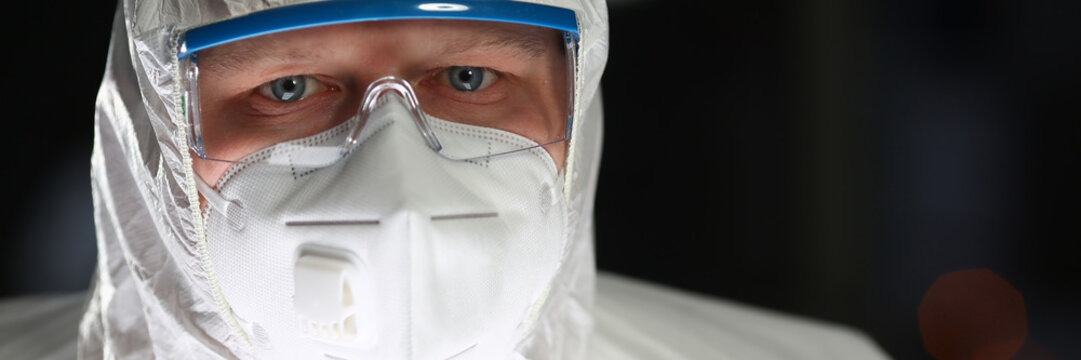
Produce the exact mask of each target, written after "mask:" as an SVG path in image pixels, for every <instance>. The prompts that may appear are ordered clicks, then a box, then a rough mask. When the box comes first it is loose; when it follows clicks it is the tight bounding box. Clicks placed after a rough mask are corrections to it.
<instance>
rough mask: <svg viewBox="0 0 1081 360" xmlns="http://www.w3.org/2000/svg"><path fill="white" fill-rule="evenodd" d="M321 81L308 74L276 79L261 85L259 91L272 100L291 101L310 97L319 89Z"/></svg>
mask: <svg viewBox="0 0 1081 360" xmlns="http://www.w3.org/2000/svg"><path fill="white" fill-rule="evenodd" d="M319 85H320V84H319V81H317V80H315V79H314V78H312V77H311V76H307V75H293V76H286V77H281V78H277V79H274V80H272V81H270V82H268V83H265V84H263V85H262V86H260V87H259V93H260V94H262V95H263V96H265V97H267V98H270V99H271V100H274V101H278V102H284V103H290V102H296V101H299V100H300V99H303V98H306V97H308V95H311V94H313V93H315V92H316V91H318V90H319V88H320V86H319Z"/></svg>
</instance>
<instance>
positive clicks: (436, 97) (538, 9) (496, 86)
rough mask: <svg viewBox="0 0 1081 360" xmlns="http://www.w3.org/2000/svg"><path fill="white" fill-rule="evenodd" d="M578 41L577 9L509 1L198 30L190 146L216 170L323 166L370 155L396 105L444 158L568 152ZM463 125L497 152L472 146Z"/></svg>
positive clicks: (326, 11) (188, 86) (321, 8)
mask: <svg viewBox="0 0 1081 360" xmlns="http://www.w3.org/2000/svg"><path fill="white" fill-rule="evenodd" d="M578 40H579V32H578V26H577V21H576V19H575V14H574V12H573V11H572V10H568V9H564V8H558V7H552V6H547V5H540V4H532V3H524V2H516V1H498V0H496V1H492V0H487V1H486V0H469V1H455V2H454V3H429V2H423V1H415V0H412V1H408V0H407V1H333V0H332V1H323V2H312V3H304V4H298V5H290V6H284V7H279V8H274V9H269V10H264V11H259V12H255V13H251V14H249V15H245V16H241V17H236V18H232V19H228V20H224V21H221V22H216V23H211V24H208V25H204V26H200V27H197V28H192V29H190V30H187V31H185V32H183V33H182V34H181V37H180V40H179V49H178V53H177V57H178V60H179V61H180V70H181V75H182V76H181V85H182V86H183V93H182V101H183V102H182V104H181V106H182V111H183V114H184V116H185V118H186V120H187V121H188V125H189V129H190V131H189V133H188V142H189V147H190V149H191V151H192V152H193V153H194V154H195V155H196V156H198V157H199V158H202V159H207V160H216V161H225V162H236V163H264V164H272V165H284V166H292V167H324V166H328V165H331V164H333V163H335V162H336V161H338V160H340V159H342V158H345V157H346V156H348V154H350V153H352V152H353V151H355V150H356V149H357V148H358V147H359V146H361V144H362V143H363V140H364V139H365V138H366V137H367V136H370V135H371V133H372V132H373V131H375V129H372V128H371V127H370V126H366V125H370V122H369V121H368V117H369V116H370V115H371V114H372V113H373V111H374V110H375V109H377V108H378V107H380V106H383V105H384V104H385V103H386V102H387V101H388V99H393V101H397V102H398V104H400V105H402V106H405V107H407V108H408V110H409V111H408V113H409V114H410V117H411V119H408V121H411V122H413V123H414V124H416V128H417V130H418V132H419V133H420V136H422V137H423V138H424V141H425V144H427V146H428V147H430V148H431V149H432V150H433V151H435V152H436V153H438V154H439V155H441V156H443V157H445V158H447V159H451V160H474V159H479V158H486V157H494V156H502V155H506V154H511V153H515V152H519V151H522V150H528V149H533V148H537V147H546V146H553V145H554V146H559V145H562V144H560V143H563V142H565V141H567V140H568V139H569V137H570V134H571V125H572V121H573V114H574V109H573V103H574V101H573V99H574V93H575V89H574V86H575V69H576V59H577V50H578ZM463 129H464V130H468V132H469V133H470V134H488V135H485V136H474V137H476V138H477V141H486V142H488V144H487V145H486V146H477V144H463V143H462V141H461V140H460V139H461V136H454V135H455V134H456V133H461V132H463ZM508 136H511V137H519V138H517V139H513V141H503V140H505V139H506V138H507V137H508ZM448 139H449V140H448Z"/></svg>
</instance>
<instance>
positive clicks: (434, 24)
mask: <svg viewBox="0 0 1081 360" xmlns="http://www.w3.org/2000/svg"><path fill="white" fill-rule="evenodd" d="M559 39H560V33H559V31H557V30H554V29H548V28H542V27H536V26H528V25H520V24H511V23H498V22H485V21H471V20H391V21H370V22H357V23H349V24H338V25H327V26H319V27H313V28H306V29H300V30H292V31H286V32H280V33H275V34H269V35H263V36H258V37H254V38H249V39H244V40H239V41H235V42H231V43H228V44H224V45H219V46H216V47H213V48H210V49H206V50H203V51H200V63H201V64H205V62H204V61H206V60H210V61H212V62H214V63H216V64H215V65H221V66H225V67H235V66H240V65H242V64H243V63H246V62H251V61H265V60H273V59H279V58H280V59H286V58H287V59H291V60H294V61H296V60H301V61H302V60H305V59H308V60H311V59H321V58H332V57H335V56H341V55H358V54H361V55H370V54H374V55H390V54H393V53H399V52H402V51H404V50H408V51H413V52H416V51H421V52H423V53H425V54H426V55H428V56H438V55H451V54H454V53H457V52H464V51H469V50H477V49H483V50H486V51H493V52H499V53H502V54H508V53H509V55H515V56H523V57H539V56H542V55H544V54H545V53H546V52H549V51H550V50H551V48H552V46H551V45H552V44H553V43H554V42H558V40H559Z"/></svg>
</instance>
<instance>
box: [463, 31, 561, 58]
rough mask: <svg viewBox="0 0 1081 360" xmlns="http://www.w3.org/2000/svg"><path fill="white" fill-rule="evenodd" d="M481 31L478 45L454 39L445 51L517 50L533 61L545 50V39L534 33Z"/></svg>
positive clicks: (470, 41)
mask: <svg viewBox="0 0 1081 360" xmlns="http://www.w3.org/2000/svg"><path fill="white" fill-rule="evenodd" d="M483 31H484V40H483V41H480V42H479V43H478V42H475V41H473V40H472V39H455V41H454V42H452V43H451V45H452V46H449V47H448V48H449V49H447V51H451V52H462V51H467V50H472V49H474V48H484V47H498V48H506V49H510V50H517V51H518V52H520V53H522V54H523V55H526V56H527V57H529V58H530V59H534V58H538V57H541V56H543V55H544V52H545V50H546V48H545V46H544V40H545V39H544V38H543V37H541V36H540V35H539V34H537V33H536V32H534V31H527V30H525V29H514V30H508V29H499V28H485V29H484V30H483Z"/></svg>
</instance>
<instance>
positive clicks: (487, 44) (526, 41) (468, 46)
mask: <svg viewBox="0 0 1081 360" xmlns="http://www.w3.org/2000/svg"><path fill="white" fill-rule="evenodd" d="M480 31H481V33H480V35H479V36H477V37H461V36H459V37H455V38H454V39H452V40H450V41H448V42H447V43H446V45H445V46H443V49H442V52H441V53H440V55H446V54H454V53H461V52H466V51H471V50H474V49H479V48H502V49H507V50H509V51H512V52H517V53H518V54H520V55H522V56H525V57H527V58H529V59H536V58H538V57H541V56H543V55H544V54H545V52H546V51H547V47H546V46H545V38H544V37H543V36H542V34H540V33H538V32H534V31H530V30H527V29H507V28H498V27H497V28H488V27H484V28H481V30H480ZM544 34H550V33H547V32H545V33H544ZM478 38H479V40H480V41H478ZM259 40H260V41H256V42H251V43H247V42H238V43H235V44H236V45H237V46H233V47H229V48H228V50H225V51H221V52H218V53H216V54H215V56H214V58H215V61H214V62H213V63H209V64H203V65H204V66H208V67H210V68H214V69H217V70H230V71H236V70H242V69H244V68H245V67H246V66H248V65H251V64H252V61H251V59H260V60H272V61H279V60H284V59H289V60H290V61H297V60H301V61H303V60H311V59H320V58H323V57H324V56H323V54H322V53H323V52H324V51H327V49H323V48H308V49H297V48H289V47H286V50H273V49H276V48H277V47H276V46H273V45H275V44H277V43H281V42H282V41H280V40H278V39H274V38H265V39H259Z"/></svg>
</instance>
